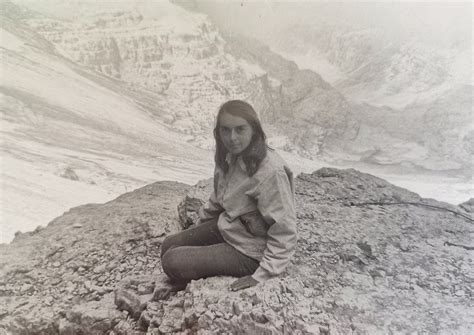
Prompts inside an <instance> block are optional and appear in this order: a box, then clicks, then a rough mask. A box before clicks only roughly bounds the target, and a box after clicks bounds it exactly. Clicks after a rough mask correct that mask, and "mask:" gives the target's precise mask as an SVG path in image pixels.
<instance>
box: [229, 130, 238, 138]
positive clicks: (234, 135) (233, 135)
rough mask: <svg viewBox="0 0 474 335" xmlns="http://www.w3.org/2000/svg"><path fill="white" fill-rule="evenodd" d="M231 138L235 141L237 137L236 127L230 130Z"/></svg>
mask: <svg viewBox="0 0 474 335" xmlns="http://www.w3.org/2000/svg"><path fill="white" fill-rule="evenodd" d="M230 139H231V140H232V141H235V140H236V139H237V132H236V131H235V130H234V129H232V131H231V132H230Z"/></svg>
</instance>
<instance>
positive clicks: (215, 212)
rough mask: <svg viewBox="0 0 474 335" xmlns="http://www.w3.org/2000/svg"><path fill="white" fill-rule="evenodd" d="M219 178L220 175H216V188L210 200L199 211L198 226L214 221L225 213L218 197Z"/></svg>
mask: <svg viewBox="0 0 474 335" xmlns="http://www.w3.org/2000/svg"><path fill="white" fill-rule="evenodd" d="M218 178H219V176H218V174H214V188H213V189H212V192H211V195H210V197H209V200H208V201H207V202H206V203H205V204H204V205H202V207H201V208H200V209H199V222H198V224H199V223H202V222H205V221H208V220H212V219H214V218H216V217H218V216H219V215H220V214H221V213H222V212H223V211H224V208H222V206H221V205H220V204H219V201H218V200H217V195H216V194H217V183H218Z"/></svg>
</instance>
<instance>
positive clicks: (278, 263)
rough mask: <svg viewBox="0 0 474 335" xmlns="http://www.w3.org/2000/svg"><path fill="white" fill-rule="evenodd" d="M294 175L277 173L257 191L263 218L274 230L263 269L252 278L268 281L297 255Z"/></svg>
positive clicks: (282, 172) (269, 234) (262, 265)
mask: <svg viewBox="0 0 474 335" xmlns="http://www.w3.org/2000/svg"><path fill="white" fill-rule="evenodd" d="M292 185H293V180H292V176H291V174H288V173H287V172H286V171H285V170H283V169H282V170H278V171H275V173H273V174H272V175H271V176H269V177H268V178H267V179H265V180H264V181H263V182H262V183H261V184H260V185H259V186H258V188H257V192H256V194H255V199H256V200H257V207H258V210H259V211H260V214H261V215H262V217H263V219H264V220H265V222H266V223H267V224H269V225H270V228H269V229H268V232H267V247H266V249H265V251H264V254H263V258H262V260H261V261H260V266H259V268H258V269H257V270H256V271H255V273H254V274H253V275H252V277H253V278H254V279H255V280H257V281H265V280H267V279H269V278H271V277H273V276H276V275H279V274H280V273H282V272H283V271H284V269H285V268H286V266H287V264H288V263H289V261H290V259H291V257H292V256H293V254H294V251H295V248H296V241H297V231H296V210H295V201H294V194H293V189H292Z"/></svg>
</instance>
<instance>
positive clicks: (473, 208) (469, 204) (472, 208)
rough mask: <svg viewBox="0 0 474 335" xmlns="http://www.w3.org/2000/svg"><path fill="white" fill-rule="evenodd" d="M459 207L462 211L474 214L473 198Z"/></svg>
mask: <svg viewBox="0 0 474 335" xmlns="http://www.w3.org/2000/svg"><path fill="white" fill-rule="evenodd" d="M459 207H461V208H462V209H463V210H465V211H466V212H468V213H474V198H471V199H469V200H468V201H466V202H463V203H462V204H459ZM471 218H472V216H471Z"/></svg>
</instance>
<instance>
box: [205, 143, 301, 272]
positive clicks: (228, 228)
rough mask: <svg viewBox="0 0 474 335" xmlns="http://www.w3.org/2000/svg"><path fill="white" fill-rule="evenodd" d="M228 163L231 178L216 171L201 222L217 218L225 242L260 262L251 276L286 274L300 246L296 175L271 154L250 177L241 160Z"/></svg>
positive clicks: (278, 157) (281, 160) (276, 156)
mask: <svg viewBox="0 0 474 335" xmlns="http://www.w3.org/2000/svg"><path fill="white" fill-rule="evenodd" d="M227 159H228V162H229V171H228V172H227V173H224V172H223V171H222V170H221V169H220V168H218V167H216V169H215V172H214V191H213V192H212V194H211V196H210V198H209V201H208V202H207V203H206V204H205V205H204V206H203V207H202V208H201V210H200V211H199V216H200V220H201V222H204V221H206V220H209V219H213V218H216V217H218V224H217V225H218V228H219V231H220V233H221V235H222V237H223V238H224V240H225V241H226V242H227V243H229V244H230V245H232V246H233V247H234V248H236V249H237V250H239V251H240V252H242V253H243V254H245V255H247V256H249V257H251V258H254V259H256V260H258V261H260V266H259V268H258V269H257V270H256V271H255V273H254V274H253V275H252V277H253V278H254V279H256V280H258V281H264V280H266V279H269V278H271V277H273V276H276V275H278V274H280V273H282V272H283V270H284V269H285V267H286V265H287V264H288V262H289V261H290V259H291V257H292V256H293V253H294V250H295V247H296V241H297V232H296V213H295V201H294V189H293V174H292V172H291V170H290V169H289V168H288V166H287V165H286V163H285V162H284V160H283V159H282V158H281V157H280V156H279V155H278V154H277V153H276V152H275V151H273V150H268V151H267V155H266V157H265V158H264V160H263V161H262V162H261V163H260V166H259V168H258V170H257V172H256V173H255V174H254V175H253V176H251V177H249V176H248V174H247V172H246V168H245V164H244V162H243V161H242V159H241V158H240V157H237V158H236V157H232V156H229V157H227Z"/></svg>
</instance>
